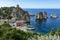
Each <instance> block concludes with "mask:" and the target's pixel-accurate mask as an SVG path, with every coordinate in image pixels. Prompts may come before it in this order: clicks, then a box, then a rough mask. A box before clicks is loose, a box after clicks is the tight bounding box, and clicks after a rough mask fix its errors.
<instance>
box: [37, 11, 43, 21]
mask: <svg viewBox="0 0 60 40" xmlns="http://www.w3.org/2000/svg"><path fill="white" fill-rule="evenodd" d="M42 19H43V13H42V12H39V13H38V15H37V16H36V20H42Z"/></svg>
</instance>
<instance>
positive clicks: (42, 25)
mask: <svg viewBox="0 0 60 40" xmlns="http://www.w3.org/2000/svg"><path fill="white" fill-rule="evenodd" d="M24 10H25V11H28V12H29V13H31V14H34V15H35V16H31V17H30V25H31V26H33V27H34V28H35V30H32V31H33V32H36V33H42V34H46V33H48V32H50V31H51V29H52V28H54V29H55V30H56V31H57V28H58V27H60V9H24ZM44 11H46V12H47V16H48V19H47V20H46V21H42V22H36V20H35V19H36V15H37V14H38V13H39V12H44ZM52 13H54V14H56V15H58V18H57V19H51V18H50V15H51V14H52Z"/></svg>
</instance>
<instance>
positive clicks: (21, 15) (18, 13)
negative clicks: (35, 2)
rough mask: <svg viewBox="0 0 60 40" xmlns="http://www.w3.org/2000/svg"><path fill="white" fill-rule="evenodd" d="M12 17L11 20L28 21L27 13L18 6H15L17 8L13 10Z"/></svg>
mask: <svg viewBox="0 0 60 40" xmlns="http://www.w3.org/2000/svg"><path fill="white" fill-rule="evenodd" d="M12 17H13V18H14V17H15V18H16V19H17V20H25V21H30V17H29V14H28V12H26V11H24V10H23V9H22V8H20V7H19V5H17V7H16V8H14V9H13V11H12Z"/></svg>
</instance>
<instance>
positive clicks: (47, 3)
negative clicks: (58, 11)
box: [0, 0, 60, 8]
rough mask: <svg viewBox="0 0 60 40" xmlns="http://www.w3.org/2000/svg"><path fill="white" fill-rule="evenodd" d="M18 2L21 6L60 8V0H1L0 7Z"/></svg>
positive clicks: (14, 4)
mask: <svg viewBox="0 0 60 40" xmlns="http://www.w3.org/2000/svg"><path fill="white" fill-rule="evenodd" d="M17 4H19V5H20V7H21V8H60V0H0V7H4V6H7V7H10V6H16V5H17Z"/></svg>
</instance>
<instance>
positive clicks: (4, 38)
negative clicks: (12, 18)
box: [0, 23, 38, 40]
mask: <svg viewBox="0 0 60 40" xmlns="http://www.w3.org/2000/svg"><path fill="white" fill-rule="evenodd" d="M36 35H38V34H37V33H30V32H24V31H22V30H19V29H16V28H11V26H10V25H9V24H7V23H4V24H2V25H0V40H27V39H28V38H30V39H31V38H32V37H34V36H36Z"/></svg>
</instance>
